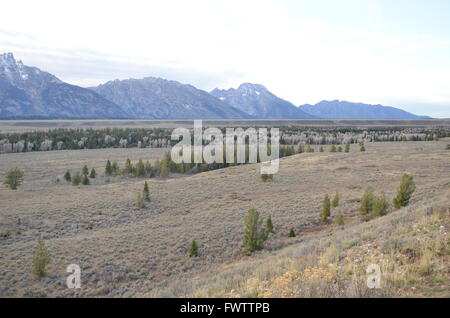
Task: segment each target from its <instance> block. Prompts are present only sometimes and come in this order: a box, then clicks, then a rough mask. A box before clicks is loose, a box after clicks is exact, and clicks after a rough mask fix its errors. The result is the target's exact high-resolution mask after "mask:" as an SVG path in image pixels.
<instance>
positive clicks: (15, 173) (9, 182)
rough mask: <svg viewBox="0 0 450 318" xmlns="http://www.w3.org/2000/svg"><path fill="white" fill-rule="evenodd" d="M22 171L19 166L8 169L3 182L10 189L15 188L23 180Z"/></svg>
mask: <svg viewBox="0 0 450 318" xmlns="http://www.w3.org/2000/svg"><path fill="white" fill-rule="evenodd" d="M23 176H24V173H23V171H22V170H20V169H19V168H12V169H10V170H9V171H8V172H7V173H6V176H5V181H4V182H3V184H4V185H5V186H7V187H8V188H10V189H11V190H17V188H18V187H20V185H21V184H22V182H23Z"/></svg>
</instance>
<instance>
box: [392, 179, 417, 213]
mask: <svg viewBox="0 0 450 318" xmlns="http://www.w3.org/2000/svg"><path fill="white" fill-rule="evenodd" d="M415 190H416V185H415V184H414V181H413V177H412V176H411V175H409V174H406V173H405V174H404V175H403V177H402V180H401V181H400V187H399V188H398V189H397V196H396V197H395V198H394V200H393V202H394V206H395V208H396V209H400V208H402V207H405V206H407V205H408V204H409V200H410V199H411V196H412V194H413V192H414V191H415Z"/></svg>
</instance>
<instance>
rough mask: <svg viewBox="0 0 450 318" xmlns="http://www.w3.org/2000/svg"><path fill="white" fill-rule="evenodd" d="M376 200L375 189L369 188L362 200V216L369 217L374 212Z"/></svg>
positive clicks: (360, 208) (360, 209)
mask: <svg viewBox="0 0 450 318" xmlns="http://www.w3.org/2000/svg"><path fill="white" fill-rule="evenodd" d="M374 198H375V197H374V195H373V188H372V187H368V188H367V189H366V191H365V192H364V195H363V197H362V199H361V205H360V207H359V212H360V213H361V214H362V215H367V214H369V213H371V212H372V210H373V201H374Z"/></svg>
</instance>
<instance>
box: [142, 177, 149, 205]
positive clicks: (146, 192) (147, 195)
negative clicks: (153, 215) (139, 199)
mask: <svg viewBox="0 0 450 318" xmlns="http://www.w3.org/2000/svg"><path fill="white" fill-rule="evenodd" d="M142 194H143V197H144V200H145V201H150V191H149V189H148V183H147V181H145V183H144V190H143V191H142Z"/></svg>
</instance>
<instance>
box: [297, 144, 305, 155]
mask: <svg viewBox="0 0 450 318" xmlns="http://www.w3.org/2000/svg"><path fill="white" fill-rule="evenodd" d="M304 152H305V147H304V146H303V145H298V153H304Z"/></svg>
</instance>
